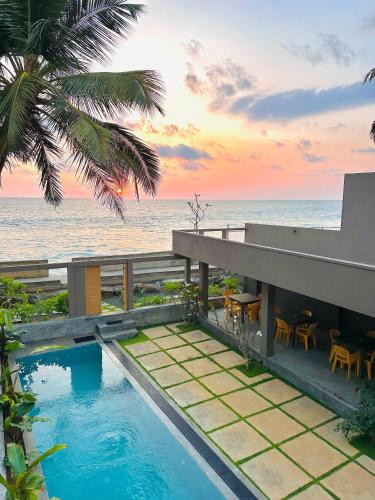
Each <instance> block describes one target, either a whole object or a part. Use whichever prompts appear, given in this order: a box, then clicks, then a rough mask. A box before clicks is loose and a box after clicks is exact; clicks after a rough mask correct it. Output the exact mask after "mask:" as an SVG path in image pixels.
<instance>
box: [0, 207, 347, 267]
mask: <svg viewBox="0 0 375 500" xmlns="http://www.w3.org/2000/svg"><path fill="white" fill-rule="evenodd" d="M187 201H189V200H183V199H177V200H172V199H170V200H166V199H146V200H140V201H139V202H137V201H136V200H129V201H128V202H127V211H126V214H125V222H122V221H121V220H120V219H119V218H118V217H116V216H115V215H114V214H113V213H111V212H110V211H109V210H108V209H106V208H103V207H101V206H100V205H99V204H98V203H97V202H96V201H95V200H93V199H90V198H66V199H65V200H64V202H63V204H62V205H61V206H60V207H58V208H57V209H54V208H52V207H50V206H48V205H47V204H46V203H45V202H44V200H43V199H41V198H0V214H1V218H0V230H1V231H2V240H3V245H2V251H1V257H0V260H1V261H8V260H24V259H49V260H50V261H66V260H70V259H71V258H73V257H80V256H84V257H89V256H99V255H112V254H113V255H119V254H124V253H141V252H156V251H164V250H170V249H171V232H172V229H179V228H181V229H182V228H189V227H192V226H191V223H189V221H188V217H189V216H190V212H189V207H188V206H187ZM205 201H207V202H208V203H209V204H210V205H211V206H210V207H209V209H208V210H207V212H206V217H205V219H204V221H203V222H202V223H201V227H202V228H204V227H227V226H229V227H239V226H240V227H241V226H243V225H244V224H245V222H253V223H260V224H277V225H285V226H301V227H325V228H337V227H339V226H340V224H341V209H342V200H213V199H208V198H207V200H206V199H203V198H202V203H204V202H205ZM237 236H238V237H240V235H237Z"/></svg>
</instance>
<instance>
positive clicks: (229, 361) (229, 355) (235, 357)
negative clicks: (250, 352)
mask: <svg viewBox="0 0 375 500" xmlns="http://www.w3.org/2000/svg"><path fill="white" fill-rule="evenodd" d="M211 359H212V360H214V361H215V362H216V363H218V364H219V365H220V366H222V367H224V368H233V367H235V366H238V365H243V364H244V363H245V359H244V358H243V357H242V356H240V355H239V354H237V353H236V352H233V351H226V352H221V353H220V354H214V355H213V356H211Z"/></svg>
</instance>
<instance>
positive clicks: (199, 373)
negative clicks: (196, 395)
mask: <svg viewBox="0 0 375 500" xmlns="http://www.w3.org/2000/svg"><path fill="white" fill-rule="evenodd" d="M182 366H183V367H184V368H186V370H187V371H188V372H190V373H191V374H192V375H193V376H194V377H203V375H209V374H210V373H214V372H219V371H221V370H222V368H221V367H220V366H218V365H217V364H216V363H213V362H212V361H210V360H209V359H207V358H200V359H194V360H193V361H186V362H185V363H183V364H182Z"/></svg>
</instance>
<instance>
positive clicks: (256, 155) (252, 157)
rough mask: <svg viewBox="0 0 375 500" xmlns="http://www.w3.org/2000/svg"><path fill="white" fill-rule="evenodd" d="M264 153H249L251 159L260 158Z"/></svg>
mask: <svg viewBox="0 0 375 500" xmlns="http://www.w3.org/2000/svg"><path fill="white" fill-rule="evenodd" d="M261 156H262V153H251V154H249V158H250V160H259V158H261Z"/></svg>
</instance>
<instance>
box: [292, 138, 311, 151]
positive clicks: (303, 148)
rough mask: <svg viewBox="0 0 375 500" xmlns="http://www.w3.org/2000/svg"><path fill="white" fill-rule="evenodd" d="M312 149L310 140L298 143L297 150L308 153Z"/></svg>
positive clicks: (301, 140)
mask: <svg viewBox="0 0 375 500" xmlns="http://www.w3.org/2000/svg"><path fill="white" fill-rule="evenodd" d="M311 147H312V142H311V141H310V139H303V138H302V139H300V140H299V141H298V142H296V148H297V149H299V150H300V151H306V150H307V149H310V148H311Z"/></svg>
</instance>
